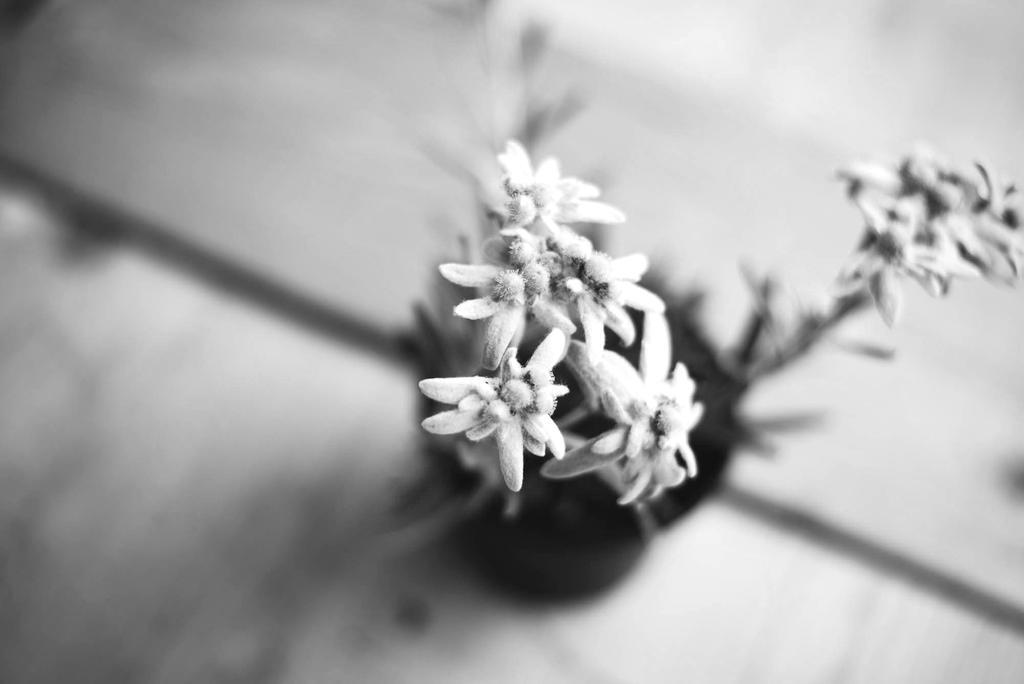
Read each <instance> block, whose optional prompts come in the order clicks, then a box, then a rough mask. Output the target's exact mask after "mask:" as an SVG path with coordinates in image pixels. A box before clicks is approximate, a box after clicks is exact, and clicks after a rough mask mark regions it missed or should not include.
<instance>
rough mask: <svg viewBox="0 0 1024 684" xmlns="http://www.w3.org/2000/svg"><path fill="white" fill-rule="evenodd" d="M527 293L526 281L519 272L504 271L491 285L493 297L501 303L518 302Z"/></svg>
mask: <svg viewBox="0 0 1024 684" xmlns="http://www.w3.org/2000/svg"><path fill="white" fill-rule="evenodd" d="M525 293H526V281H525V280H523V276H522V275H520V273H519V272H518V271H512V270H508V271H502V272H501V273H499V274H498V275H497V276H495V278H494V282H493V283H492V284H491V297H492V298H494V299H495V300H496V301H499V302H516V301H520V300H522V298H523V295H524V294H525Z"/></svg>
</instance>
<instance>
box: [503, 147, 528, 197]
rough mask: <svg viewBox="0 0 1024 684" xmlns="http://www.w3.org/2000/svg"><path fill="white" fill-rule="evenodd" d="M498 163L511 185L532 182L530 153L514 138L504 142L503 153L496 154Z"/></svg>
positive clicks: (522, 184)
mask: <svg viewBox="0 0 1024 684" xmlns="http://www.w3.org/2000/svg"><path fill="white" fill-rule="evenodd" d="M498 164H500V165H501V168H502V170H503V171H504V172H505V175H506V176H508V180H509V182H510V183H512V185H516V186H525V185H530V184H532V183H533V166H532V165H531V164H530V155H529V154H527V153H526V150H525V149H524V148H523V146H522V145H520V144H519V143H517V142H516V141H515V140H509V141H508V142H507V143H506V144H505V153H504V154H499V155H498Z"/></svg>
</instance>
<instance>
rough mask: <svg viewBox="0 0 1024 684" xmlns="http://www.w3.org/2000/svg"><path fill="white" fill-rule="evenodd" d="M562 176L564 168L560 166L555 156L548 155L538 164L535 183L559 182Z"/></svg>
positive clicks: (550, 183)
mask: <svg viewBox="0 0 1024 684" xmlns="http://www.w3.org/2000/svg"><path fill="white" fill-rule="evenodd" d="M561 176H562V170H561V168H559V166H558V160H557V159H555V158H554V157H548V158H547V159H545V160H544V161H542V162H541V163H540V165H538V166H537V172H536V173H535V174H533V180H534V182H535V183H543V184H545V185H553V184H555V183H557V182H558V179H559V178H561Z"/></svg>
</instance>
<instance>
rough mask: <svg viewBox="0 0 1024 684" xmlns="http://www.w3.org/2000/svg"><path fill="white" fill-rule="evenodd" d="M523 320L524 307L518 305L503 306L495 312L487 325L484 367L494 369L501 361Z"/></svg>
mask: <svg viewBox="0 0 1024 684" xmlns="http://www.w3.org/2000/svg"><path fill="white" fill-rule="evenodd" d="M522 322H523V309H522V307H518V306H509V307H503V308H502V309H501V311H498V312H497V313H496V314H494V317H493V318H491V322H490V323H489V324H488V325H487V333H486V336H485V340H484V359H483V363H484V368H487V369H488V370H494V369H495V368H497V367H498V364H499V363H500V362H501V357H502V355H503V354H504V353H505V350H506V349H508V346H509V344H511V343H512V338H513V337H515V335H516V332H518V331H519V326H520V325H521V324H522Z"/></svg>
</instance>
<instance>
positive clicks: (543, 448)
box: [523, 432, 548, 457]
mask: <svg viewBox="0 0 1024 684" xmlns="http://www.w3.org/2000/svg"><path fill="white" fill-rule="evenodd" d="M523 446H524V447H525V448H526V450H527V451H529V452H530V453H531V454H533V455H534V456H542V457H543V456H544V455H545V454H546V453H548V447H547V444H545V443H544V440H542V439H538V438H536V437H534V436H533V435H531V434H530V433H529V432H527V433H526V434H524V435H523Z"/></svg>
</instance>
